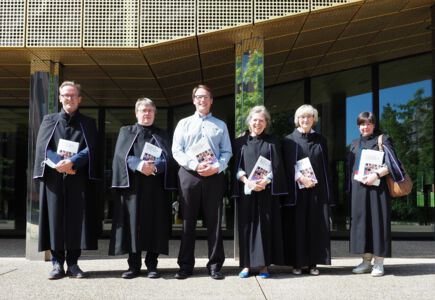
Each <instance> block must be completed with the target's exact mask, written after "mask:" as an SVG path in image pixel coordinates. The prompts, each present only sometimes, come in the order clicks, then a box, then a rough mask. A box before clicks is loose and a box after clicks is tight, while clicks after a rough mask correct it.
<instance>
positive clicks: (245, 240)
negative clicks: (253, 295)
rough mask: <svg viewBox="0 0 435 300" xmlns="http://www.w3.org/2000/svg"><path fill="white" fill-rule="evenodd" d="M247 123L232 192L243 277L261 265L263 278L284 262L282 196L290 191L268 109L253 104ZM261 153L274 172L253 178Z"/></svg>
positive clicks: (238, 150)
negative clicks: (276, 265) (273, 134)
mask: <svg viewBox="0 0 435 300" xmlns="http://www.w3.org/2000/svg"><path fill="white" fill-rule="evenodd" d="M246 123H247V125H248V126H249V133H247V134H246V135H244V136H242V137H239V138H237V139H236V141H235V145H234V149H235V151H234V153H236V156H235V168H234V178H233V193H232V195H233V197H235V198H236V201H237V216H238V230H239V249H240V266H241V267H242V268H243V269H242V271H241V272H240V274H239V276H240V277H241V278H247V277H249V275H250V274H251V273H250V272H251V269H252V268H258V269H259V276H260V277H261V278H269V277H270V274H269V271H268V268H267V267H268V266H269V265H271V264H281V263H282V262H283V260H282V259H283V253H282V233H281V212H280V202H279V197H278V195H283V194H287V186H286V184H285V181H284V179H285V178H284V169H283V167H282V160H281V153H280V149H279V144H278V143H277V141H276V139H275V138H274V137H273V136H271V135H269V134H267V133H266V129H267V128H268V127H269V125H270V115H269V113H268V111H267V110H266V108H265V107H264V106H255V107H253V108H252V109H251V111H250V113H249V115H248V117H247V120H246ZM260 156H262V157H264V158H266V159H267V160H269V161H270V163H266V166H269V167H270V168H269V169H271V172H258V173H257V175H259V174H260V173H263V174H264V173H266V176H264V177H263V176H262V175H259V177H260V178H262V179H259V178H257V179H254V180H252V179H253V178H252V176H251V172H252V170H253V169H254V167H255V166H256V164H257V161H258V159H259V157H260ZM257 166H258V165H257ZM255 169H256V170H257V168H255ZM262 169H263V170H262V171H264V168H262ZM260 171H261V170H260ZM252 173H255V172H252Z"/></svg>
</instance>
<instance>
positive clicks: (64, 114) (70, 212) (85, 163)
mask: <svg viewBox="0 0 435 300" xmlns="http://www.w3.org/2000/svg"><path fill="white" fill-rule="evenodd" d="M59 92H60V95H59V96H60V97H59V98H60V102H61V103H62V110H61V112H59V113H54V114H49V115H46V116H45V117H44V119H43V121H42V123H41V127H40V128H39V132H38V137H37V141H36V154H35V168H34V178H35V179H38V180H40V193H39V197H40V199H39V203H40V218H39V245H38V250H39V251H45V250H51V255H52V263H53V270H52V271H51V272H50V273H49V279H60V278H62V277H64V276H65V271H64V267H63V265H64V262H65V260H66V263H67V266H68V269H67V272H66V275H67V276H70V277H74V278H84V277H87V274H86V273H85V272H83V271H82V270H81V269H80V267H79V266H78V265H77V261H78V259H79V257H80V254H81V249H97V240H96V234H95V227H94V222H95V220H96V217H95V201H94V199H93V197H90V194H89V193H90V184H91V183H92V182H93V181H90V179H91V180H94V179H97V178H96V177H97V176H96V169H97V168H96V152H97V151H96V139H97V127H96V125H95V120H94V119H91V118H89V117H86V116H84V115H82V114H80V112H79V110H78V108H79V105H80V103H81V100H82V98H81V95H80V85H79V84H77V83H75V82H72V81H65V82H63V83H62V84H61V86H60V88H59ZM65 144H66V146H70V147H72V148H73V149H69V148H68V149H67V147H66V146H64V145H65ZM74 148H75V149H74Z"/></svg>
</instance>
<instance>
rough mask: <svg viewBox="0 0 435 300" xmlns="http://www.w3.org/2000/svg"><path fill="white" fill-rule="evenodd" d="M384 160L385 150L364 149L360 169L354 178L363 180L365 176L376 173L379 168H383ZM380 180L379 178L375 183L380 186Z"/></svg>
mask: <svg viewBox="0 0 435 300" xmlns="http://www.w3.org/2000/svg"><path fill="white" fill-rule="evenodd" d="M383 160H384V152H381V151H377V150H371V149H362V150H361V157H360V160H359V166H358V170H357V171H356V172H355V175H354V177H353V178H354V179H355V180H358V181H362V179H363V178H364V177H365V176H368V175H370V174H372V173H375V172H376V171H377V170H378V169H380V168H382V162H383ZM380 182H381V181H380V180H379V179H377V180H376V181H375V182H374V183H373V185H375V186H379V184H380Z"/></svg>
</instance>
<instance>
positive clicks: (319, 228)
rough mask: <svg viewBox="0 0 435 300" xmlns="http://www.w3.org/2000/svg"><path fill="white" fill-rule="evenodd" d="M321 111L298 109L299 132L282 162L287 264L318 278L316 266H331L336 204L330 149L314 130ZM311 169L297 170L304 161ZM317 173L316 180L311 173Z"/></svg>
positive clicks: (295, 271) (286, 145) (285, 144)
mask: <svg viewBox="0 0 435 300" xmlns="http://www.w3.org/2000/svg"><path fill="white" fill-rule="evenodd" d="M317 120H318V112H317V110H316V109H315V108H314V107H312V106H311V105H302V106H301V107H299V108H298V109H297V110H296V113H295V117H294V123H295V126H296V129H295V130H294V131H293V133H291V134H289V135H288V136H286V137H285V138H284V141H283V159H284V165H285V169H286V176H287V183H288V184H289V188H288V189H289V195H288V197H287V199H286V201H285V202H284V205H283V209H282V214H283V228H284V229H283V232H284V256H285V263H286V264H287V265H291V266H293V274H295V275H300V274H301V273H302V269H307V270H308V272H309V273H310V274H311V275H319V270H318V269H317V264H324V265H330V264H331V242H330V232H329V209H330V205H331V204H333V197H332V190H331V183H330V177H329V175H328V149H327V145H326V140H325V138H324V137H323V136H322V135H320V134H319V133H317V132H315V131H314V130H313V129H312V128H313V126H314V125H315V124H316V123H317ZM307 157H308V159H309V161H310V164H311V166H312V170H309V168H306V167H304V168H303V169H296V163H297V162H298V161H300V160H302V159H304V158H307ZM310 171H314V176H315V178H313V177H312V176H311V175H310V174H309V173H310Z"/></svg>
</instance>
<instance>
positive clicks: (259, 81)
mask: <svg viewBox="0 0 435 300" xmlns="http://www.w3.org/2000/svg"><path fill="white" fill-rule="evenodd" d="M235 98H236V99H235V100H236V114H235V118H236V136H240V135H241V134H242V133H243V132H244V131H245V130H246V129H247V127H246V124H245V120H246V117H247V116H248V113H249V110H250V109H251V108H252V107H254V106H255V105H261V104H263V103H264V64H263V53H262V52H261V51H257V50H255V51H247V52H244V53H243V55H242V57H237V58H236V96H235Z"/></svg>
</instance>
